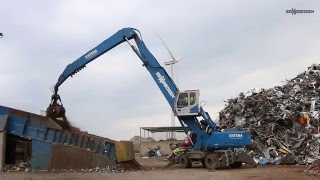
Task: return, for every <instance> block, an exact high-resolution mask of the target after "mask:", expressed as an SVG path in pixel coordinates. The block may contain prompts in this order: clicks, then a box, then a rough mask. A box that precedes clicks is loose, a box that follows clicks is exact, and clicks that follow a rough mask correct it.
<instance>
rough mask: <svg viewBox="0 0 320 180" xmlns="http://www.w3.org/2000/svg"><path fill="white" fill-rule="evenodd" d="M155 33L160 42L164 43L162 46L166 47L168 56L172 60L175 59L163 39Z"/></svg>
mask: <svg viewBox="0 0 320 180" xmlns="http://www.w3.org/2000/svg"><path fill="white" fill-rule="evenodd" d="M156 35H157V36H158V38H159V39H160V41H161V42H162V44H163V45H164V47H165V48H166V49H167V51H168V53H169V55H170V57H171V58H172V60H176V58H175V57H174V56H173V54H172V52H171V51H170V49H169V48H168V46H167V45H166V43H165V42H164V41H163V39H162V38H161V37H160V36H159V35H158V34H156Z"/></svg>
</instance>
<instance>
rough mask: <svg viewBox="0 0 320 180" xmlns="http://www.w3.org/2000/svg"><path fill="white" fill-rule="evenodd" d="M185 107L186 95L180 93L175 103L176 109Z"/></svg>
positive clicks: (186, 104)
mask: <svg viewBox="0 0 320 180" xmlns="http://www.w3.org/2000/svg"><path fill="white" fill-rule="evenodd" d="M187 106H188V93H180V94H179V98H178V102H177V107H178V108H183V107H187Z"/></svg>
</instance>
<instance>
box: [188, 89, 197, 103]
mask: <svg viewBox="0 0 320 180" xmlns="http://www.w3.org/2000/svg"><path fill="white" fill-rule="evenodd" d="M196 98H197V96H196V93H195V92H190V105H194V104H195V103H196Z"/></svg>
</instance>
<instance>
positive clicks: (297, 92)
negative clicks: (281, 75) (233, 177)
mask: <svg viewBox="0 0 320 180" xmlns="http://www.w3.org/2000/svg"><path fill="white" fill-rule="evenodd" d="M319 95H320V64H313V65H311V66H310V67H308V69H307V70H306V71H304V72H303V73H301V74H299V75H298V76H297V77H295V78H293V79H291V80H286V82H285V84H284V85H282V86H276V87H274V88H270V89H261V90H251V91H249V92H247V93H240V95H239V96H238V97H236V98H232V99H229V100H228V101H227V102H226V103H227V104H226V106H225V108H224V109H223V110H222V111H221V112H220V118H219V119H220V120H219V123H220V126H225V127H229V128H239V129H245V130H248V131H249V132H250V133H251V135H252V137H253V139H254V148H253V151H252V155H253V156H255V158H256V161H257V162H258V163H259V164H267V163H271V164H296V163H298V164H312V163H313V162H315V161H316V160H317V159H320V152H319V151H320V133H319V119H320V113H319V110H320V97H319Z"/></svg>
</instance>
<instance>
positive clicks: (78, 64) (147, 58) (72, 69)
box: [47, 28, 179, 118]
mask: <svg viewBox="0 0 320 180" xmlns="http://www.w3.org/2000/svg"><path fill="white" fill-rule="evenodd" d="M139 35H140V33H139V31H138V30H137V29H134V28H124V29H122V30H119V31H118V32H117V33H115V34H114V35H112V36H111V37H109V38H108V39H106V40H105V41H103V42H102V43H100V44H99V45H98V46H96V47H95V48H93V49H91V50H90V51H88V52H87V53H85V54H84V55H82V56H81V57H80V58H78V59H77V60H75V61H74V62H72V63H71V64H69V65H68V66H67V67H66V68H65V70H64V71H63V72H62V74H61V75H60V76H59V79H58V81H57V83H56V84H55V86H54V94H53V95H52V97H51V103H50V105H49V107H48V108H47V115H48V116H49V117H52V118H59V117H63V116H64V115H65V109H64V107H63V105H62V102H61V98H60V96H59V95H58V90H59V87H60V86H61V85H62V84H63V83H64V82H65V81H66V80H67V79H68V78H69V77H70V76H71V77H72V76H73V75H75V74H76V73H77V72H79V71H81V70H82V69H83V68H85V67H86V65H87V64H88V63H90V62H91V61H93V60H95V59H96V58H98V57H99V56H101V55H103V54H104V53H106V52H108V51H109V50H111V49H112V48H114V47H116V46H117V45H119V44H121V43H123V42H128V43H129V44H130V46H131V48H132V50H133V51H134V52H135V53H136V54H137V55H138V57H139V58H140V60H141V61H142V63H143V66H145V67H146V69H147V70H148V71H149V72H150V74H151V76H152V77H153V79H154V80H155V82H156V83H157V85H158V86H159V88H160V90H161V91H162V93H163V94H164V96H165V98H166V100H167V101H168V103H169V104H170V106H171V107H172V108H173V107H174V102H175V98H176V95H177V93H178V91H179V90H178V88H177V86H176V85H175V83H174V82H173V81H172V79H171V78H170V76H169V75H168V74H167V72H166V71H165V69H164V68H163V67H161V66H160V64H159V63H158V61H157V60H156V59H155V57H154V56H153V55H152V54H151V52H150V51H149V50H148V48H147V47H146V45H145V44H144V42H143V41H142V38H141V35H140V36H139ZM130 40H134V41H135V45H136V46H134V45H132V44H131V43H130Z"/></svg>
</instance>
